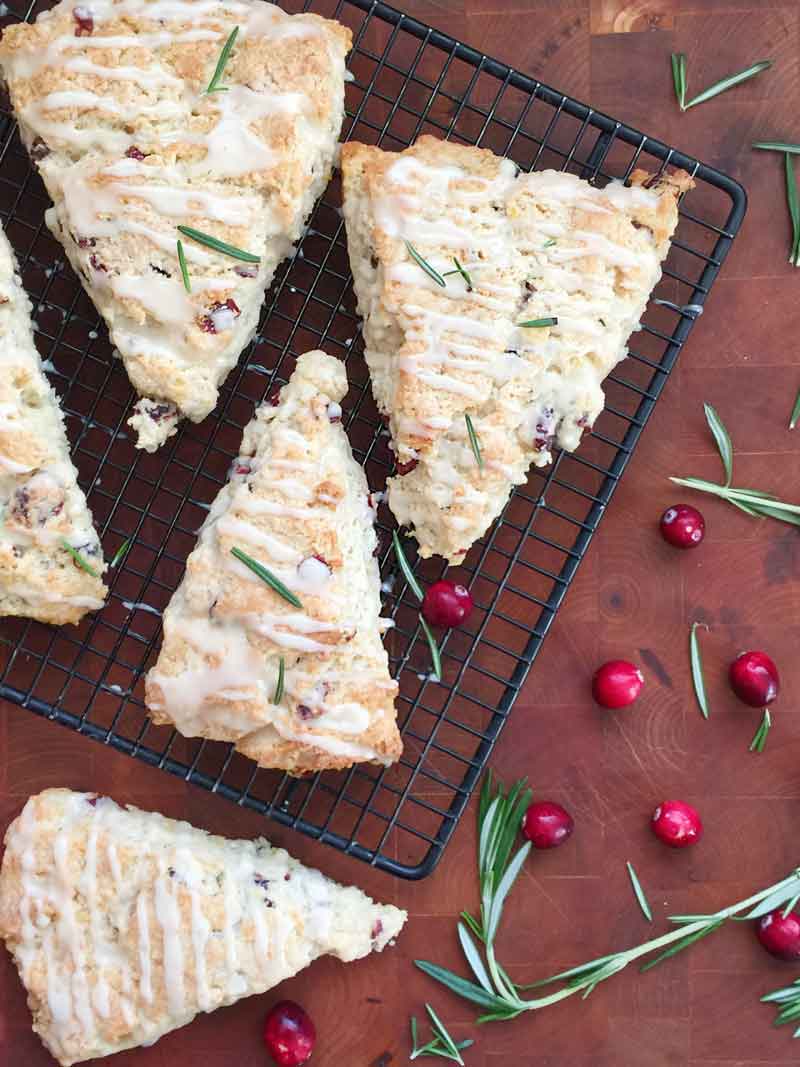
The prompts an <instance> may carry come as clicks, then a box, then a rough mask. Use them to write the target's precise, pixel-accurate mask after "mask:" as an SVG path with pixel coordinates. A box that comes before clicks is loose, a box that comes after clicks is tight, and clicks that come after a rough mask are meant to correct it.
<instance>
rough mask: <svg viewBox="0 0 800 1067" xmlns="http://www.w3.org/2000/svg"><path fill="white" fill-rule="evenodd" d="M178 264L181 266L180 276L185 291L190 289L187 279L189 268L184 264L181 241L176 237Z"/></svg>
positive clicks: (190, 284)
mask: <svg viewBox="0 0 800 1067" xmlns="http://www.w3.org/2000/svg"><path fill="white" fill-rule="evenodd" d="M178 264H179V266H180V268H181V277H182V278H183V287H184V289H185V290H186V292H187V293H191V291H192V283H191V281H190V280H189V268H188V266H187V265H186V254H185V253H184V251H183V241H182V240H181V239H180V237H179V238H178Z"/></svg>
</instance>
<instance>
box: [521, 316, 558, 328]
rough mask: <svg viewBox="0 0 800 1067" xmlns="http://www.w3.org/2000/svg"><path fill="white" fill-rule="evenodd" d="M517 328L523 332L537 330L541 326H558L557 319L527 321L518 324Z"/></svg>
mask: <svg viewBox="0 0 800 1067" xmlns="http://www.w3.org/2000/svg"><path fill="white" fill-rule="evenodd" d="M517 326H518V327H519V328H521V329H525V330H530V329H538V328H539V327H541V326H558V319H556V318H549V319H528V321H527V322H518V323H517Z"/></svg>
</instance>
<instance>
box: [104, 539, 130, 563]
mask: <svg viewBox="0 0 800 1067" xmlns="http://www.w3.org/2000/svg"><path fill="white" fill-rule="evenodd" d="M132 544H133V538H132V537H129V538H128V539H127V541H123V542H122V544H121V545H120V546H119V548H118V549H117V551H116V552H115V553H114V557H113V559H112V560H111V563H109V567H112V568H113V567H116V566H117V565H118V564H119V563H122V561H123V559H124V558H125V556H127V554H128V549H129V548H130V547H131V545H132Z"/></svg>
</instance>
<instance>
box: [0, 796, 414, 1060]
mask: <svg viewBox="0 0 800 1067" xmlns="http://www.w3.org/2000/svg"><path fill="white" fill-rule="evenodd" d="M5 841H6V848H5V853H4V855H3V864H2V869H1V870H0V937H2V938H4V939H5V942H6V945H7V947H8V949H9V951H10V952H11V953H12V955H13V956H14V960H15V962H16V964H17V967H18V969H19V973H20V978H21V979H22V983H23V985H24V986H25V989H26V990H27V993H28V1004H29V1006H30V1009H31V1012H32V1013H33V1028H34V1030H35V1031H36V1033H37V1034H38V1035H39V1037H40V1038H41V1039H42V1041H43V1042H44V1043H45V1045H46V1046H47V1048H48V1049H49V1050H50V1052H52V1054H53V1056H55V1058H56V1059H57V1060H58V1061H59V1062H60V1063H62V1064H65V1065H67V1064H72V1063H80V1062H82V1061H83V1060H88V1059H93V1058H94V1057H97V1056H107V1055H110V1054H111V1053H114V1052H121V1051H122V1050H123V1049H127V1048H134V1047H135V1046H137V1045H150V1044H152V1043H153V1042H154V1041H156V1040H157V1039H158V1038H159V1037H161V1036H162V1035H163V1034H166V1033H168V1032H169V1031H170V1030H175V1029H177V1028H178V1027H180V1026H185V1025H186V1023H188V1022H191V1020H192V1019H193V1018H194V1016H195V1015H196V1014H197V1013H198V1012H201V1011H214V1010H215V1009H216V1008H219V1007H221V1006H222V1005H225V1004H232V1003H233V1002H234V1001H237V1000H240V999H241V998H242V997H248V996H252V995H253V994H254V993H263V992H264V991H265V990H267V989H271V988H272V987H273V986H274V985H277V984H278V982H282V981H283V980H284V979H286V978H290V977H291V976H292V975H294V974H296V973H297V972H298V971H300V970H302V969H303V968H304V967H307V966H308V964H309V963H311V962H312V961H313V960H315V959H317V958H318V957H319V956H325V955H333V956H337V957H338V958H339V959H340V960H344V961H349V960H355V959H359V958H360V957H362V956H366V955H368V954H369V953H370V952H376V951H377V952H380V951H382V950H383V949H384V948H385V947H386V945H387V944H389V943H390V942H391V941H392V939H393V938H394V937H396V936H397V934H398V933H399V932H400V930H401V929H402V927H403V924H404V923H405V920H406V913H405V912H404V911H400V910H399V909H398V908H395V907H392V906H391V905H381V904H375V903H373V901H372V900H371V899H370V898H369V897H368V896H366V895H365V894H364V893H362V892H361V890H360V889H356V888H355V887H354V886H341V885H338V884H337V883H336V882H332V881H330V879H328V878H325V877H324V876H323V875H322V874H320V872H319V871H316V870H314V869H312V868H308V867H304V866H303V865H302V864H300V863H298V862H297V861H296V860H294V859H292V857H291V856H289V855H288V853H286V852H284V851H283V849H278V848H273V847H272V846H271V845H269V844H268V842H267V841H265V840H263V839H258V840H255V841H243V840H239V841H233V840H229V839H228V838H225V837H212V836H211V835H209V834H207V833H206V832H205V831H203V830H198V829H196V828H195V827H193V826H191V825H189V823H186V822H176V821H174V820H173V819H165V818H164V817H163V816H162V815H158V814H155V813H151V812H144V811H139V810H138V809H137V808H131V807H129V808H127V809H126V808H121V807H119V806H118V805H117V804H115V803H114V801H113V800H110V799H109V798H107V797H97V796H96V795H95V794H92V793H74V792H72V791H71V790H69V789H48V790H46V791H45V792H43V793H39V794H38V796H34V797H31V799H30V800H29V801H28V802H27V804H26V805H25V807H24V809H23V811H22V814H21V815H20V816H19V817H18V818H17V819H15V820H14V822H13V823H12V824H11V826H10V827H9V828H8V831H7V833H6V839H5ZM232 1062H233V1061H232Z"/></svg>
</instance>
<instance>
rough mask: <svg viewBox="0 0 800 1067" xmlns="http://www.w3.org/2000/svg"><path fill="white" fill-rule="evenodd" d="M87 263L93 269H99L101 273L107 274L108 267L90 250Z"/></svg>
mask: <svg viewBox="0 0 800 1067" xmlns="http://www.w3.org/2000/svg"><path fill="white" fill-rule="evenodd" d="M89 265H90V266H91V267H92V269H93V270H101V271H102V272H103V274H108V267H107V266H106V265H105V263H103V262H101V260H100V259H99V257H98V256H97V255H96V254H95V253H94V252H92V254H91V255H90V256H89Z"/></svg>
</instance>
